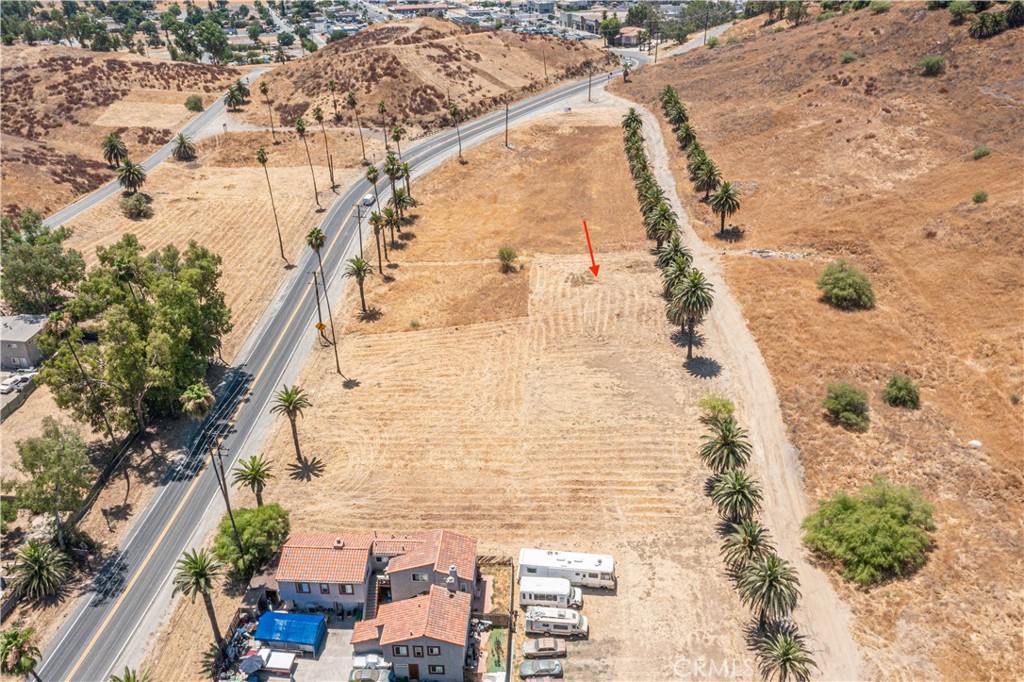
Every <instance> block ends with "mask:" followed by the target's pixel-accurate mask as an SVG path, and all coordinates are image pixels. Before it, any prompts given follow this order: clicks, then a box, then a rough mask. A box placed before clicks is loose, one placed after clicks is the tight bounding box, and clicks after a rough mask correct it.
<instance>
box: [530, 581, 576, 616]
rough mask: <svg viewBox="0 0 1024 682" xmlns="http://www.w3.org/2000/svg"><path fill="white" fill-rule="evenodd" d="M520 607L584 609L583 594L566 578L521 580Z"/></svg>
mask: <svg viewBox="0 0 1024 682" xmlns="http://www.w3.org/2000/svg"><path fill="white" fill-rule="evenodd" d="M519 605H520V606H555V607H558V606H560V607H562V608H563V609H564V608H574V609H579V608H583V592H582V591H581V590H580V588H578V587H573V586H572V585H570V584H569V581H568V580H566V579H565V578H534V577H527V578H520V579H519Z"/></svg>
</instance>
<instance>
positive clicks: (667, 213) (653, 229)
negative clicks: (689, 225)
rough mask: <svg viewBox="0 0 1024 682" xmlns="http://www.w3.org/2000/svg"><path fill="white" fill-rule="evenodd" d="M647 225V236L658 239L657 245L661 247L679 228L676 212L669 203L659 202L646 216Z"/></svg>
mask: <svg viewBox="0 0 1024 682" xmlns="http://www.w3.org/2000/svg"><path fill="white" fill-rule="evenodd" d="M644 222H645V223H646V225H647V238H648V239H654V240H655V241H657V244H658V245H657V247H656V248H659V249H660V248H661V246H662V244H664V243H665V240H666V239H669V238H670V237H671V236H672V235H673V233H675V231H676V229H677V228H678V224H677V223H676V214H675V211H673V210H672V209H671V208H669V206H668V204H665V203H661V204H658V206H657V207H656V208H654V210H652V211H651V212H650V213H648V214H647V215H646V216H645V217H644Z"/></svg>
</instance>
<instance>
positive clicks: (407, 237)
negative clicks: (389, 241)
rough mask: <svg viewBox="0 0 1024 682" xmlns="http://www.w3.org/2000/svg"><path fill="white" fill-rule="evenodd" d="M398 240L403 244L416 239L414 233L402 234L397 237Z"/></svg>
mask: <svg viewBox="0 0 1024 682" xmlns="http://www.w3.org/2000/svg"><path fill="white" fill-rule="evenodd" d="M398 238H399V239H401V240H402V241H403V242H411V241H412V240H413V239H416V233H415V232H403V233H402V234H400V235H398ZM403 248H404V245H403Z"/></svg>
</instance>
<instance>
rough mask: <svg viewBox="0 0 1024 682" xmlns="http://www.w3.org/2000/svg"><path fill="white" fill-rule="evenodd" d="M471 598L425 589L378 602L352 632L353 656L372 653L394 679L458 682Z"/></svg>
mask: <svg viewBox="0 0 1024 682" xmlns="http://www.w3.org/2000/svg"><path fill="white" fill-rule="evenodd" d="M471 604H472V595H470V594H468V593H466V592H460V591H459V590H457V589H455V586H454V584H452V583H449V586H448V587H441V586H438V585H430V586H429V588H428V591H427V592H426V593H425V594H422V595H420V596H417V597H412V598H410V599H403V600H401V601H393V602H391V603H388V604H381V606H380V608H379V609H378V611H377V615H376V616H375V617H374V618H372V619H370V620H364V621H359V622H358V623H356V624H355V627H354V629H353V630H352V647H353V650H354V652H355V653H356V654H368V653H376V654H379V655H380V656H382V657H383V658H384V659H385V660H387V661H389V662H390V663H391V664H392V669H393V670H394V672H395V675H396V677H398V678H407V679H409V680H410V681H413V680H432V681H436V682H462V680H463V679H464V674H463V669H464V668H465V666H466V652H467V649H468V647H469V619H470V613H471Z"/></svg>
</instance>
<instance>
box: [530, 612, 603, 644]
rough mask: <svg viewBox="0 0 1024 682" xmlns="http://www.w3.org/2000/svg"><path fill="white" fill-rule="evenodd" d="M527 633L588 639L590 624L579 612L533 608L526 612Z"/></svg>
mask: <svg viewBox="0 0 1024 682" xmlns="http://www.w3.org/2000/svg"><path fill="white" fill-rule="evenodd" d="M526 631H527V632H532V633H534V634H538V635H556V636H559V637H587V636H589V635H590V624H589V623H588V622H587V617H586V616H584V615H582V614H580V612H579V611H573V610H572V609H554V608H551V607H549V606H531V607H530V608H529V610H527V612H526Z"/></svg>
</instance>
